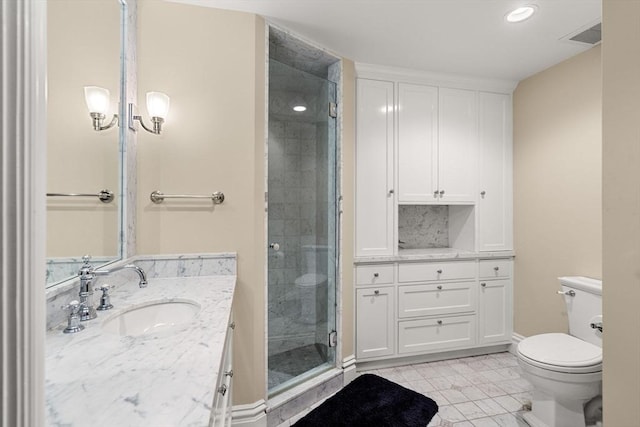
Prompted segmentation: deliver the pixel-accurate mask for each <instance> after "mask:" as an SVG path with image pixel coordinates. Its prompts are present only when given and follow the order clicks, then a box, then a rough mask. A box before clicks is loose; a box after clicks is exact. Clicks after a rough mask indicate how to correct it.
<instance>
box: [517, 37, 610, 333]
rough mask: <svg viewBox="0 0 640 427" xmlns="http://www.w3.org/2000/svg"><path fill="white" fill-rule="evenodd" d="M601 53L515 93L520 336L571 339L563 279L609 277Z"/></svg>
mask: <svg viewBox="0 0 640 427" xmlns="http://www.w3.org/2000/svg"><path fill="white" fill-rule="evenodd" d="M600 53H601V48H600V47H599V46H597V47H594V48H592V49H590V50H588V51H587V52H585V53H582V54H580V55H577V56H575V57H573V58H571V59H569V60H567V61H564V62H562V63H560V64H558V65H556V66H554V67H551V68H549V69H547V70H545V71H542V72H541V73H538V74H536V75H534V76H532V77H530V78H528V79H526V80H523V81H522V82H520V84H519V85H518V87H517V89H516V90H515V92H514V97H513V99H514V101H513V102H514V105H513V107H514V108H513V109H514V239H515V252H516V258H515V277H514V286H515V288H514V314H515V319H514V330H515V332H516V333H519V334H522V335H524V336H529V335H533V334H538V333H543V332H563V331H567V328H568V324H567V318H566V312H565V308H564V304H563V300H562V298H560V297H559V296H558V295H557V294H556V291H557V290H559V283H558V280H557V277H560V276H575V275H580V276H589V277H594V278H601V277H602V248H601V246H602V214H601V205H602V195H601V193H602V190H601V182H602V168H601V159H602V154H601V150H602V135H601V114H602V108H601V102H602V101H601V99H602V95H601V60H600Z"/></svg>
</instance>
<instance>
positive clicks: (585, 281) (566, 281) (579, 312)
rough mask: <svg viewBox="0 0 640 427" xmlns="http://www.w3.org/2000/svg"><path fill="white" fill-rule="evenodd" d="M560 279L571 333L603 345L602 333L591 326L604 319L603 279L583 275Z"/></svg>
mask: <svg viewBox="0 0 640 427" xmlns="http://www.w3.org/2000/svg"><path fill="white" fill-rule="evenodd" d="M559 280H560V284H561V285H562V291H563V292H564V301H565V304H566V306H567V316H568V318H569V334H570V335H573V336H574V337H576V338H580V339H581V340H584V341H587V342H590V343H591V344H595V345H597V346H599V347H602V333H601V332H600V331H598V330H597V329H593V328H592V327H591V323H593V322H596V321H602V281H601V280H597V279H591V278H589V277H582V276H572V277H560V278H559ZM571 291H573V292H574V293H575V295H574V296H571V295H570V294H571Z"/></svg>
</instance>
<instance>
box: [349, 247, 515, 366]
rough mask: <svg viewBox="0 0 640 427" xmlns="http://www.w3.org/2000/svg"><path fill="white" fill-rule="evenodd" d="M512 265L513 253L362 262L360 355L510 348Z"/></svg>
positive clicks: (371, 358) (358, 285)
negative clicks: (493, 256)
mask: <svg viewBox="0 0 640 427" xmlns="http://www.w3.org/2000/svg"><path fill="white" fill-rule="evenodd" d="M511 270H512V260H511V258H504V259H490V260H478V259H468V260H457V261H454V260H451V261H449V260H429V261H418V262H406V261H404V262H403V261H400V262H395V263H384V264H361V265H357V266H356V357H357V359H358V360H360V361H364V362H367V361H381V360H392V359H394V358H402V357H419V356H423V355H432V354H436V353H442V352H450V351H463V352H464V351H467V350H469V351H473V350H474V349H479V348H482V347H492V346H498V345H503V346H505V348H506V345H507V344H509V343H510V342H511V335H512V331H513V327H512V308H511V307H512V279H511ZM469 354H472V353H469ZM474 354H477V353H474Z"/></svg>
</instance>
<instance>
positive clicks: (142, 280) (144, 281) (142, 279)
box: [93, 264, 148, 288]
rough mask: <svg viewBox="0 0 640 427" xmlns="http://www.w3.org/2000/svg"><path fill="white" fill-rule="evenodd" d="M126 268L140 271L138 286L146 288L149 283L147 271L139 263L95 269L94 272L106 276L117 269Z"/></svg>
mask: <svg viewBox="0 0 640 427" xmlns="http://www.w3.org/2000/svg"><path fill="white" fill-rule="evenodd" d="M125 268H130V269H132V270H134V271H135V272H136V273H138V276H139V277H140V281H139V282H138V286H140V287H141V288H146V287H147V284H148V282H147V273H145V272H144V270H143V269H141V268H140V267H138V266H137V265H134V264H127V265H122V266H120V267H115V268H112V269H111V270H93V274H95V275H98V276H106V275H108V274H112V273H115V272H116V271H120V270H124V269H125Z"/></svg>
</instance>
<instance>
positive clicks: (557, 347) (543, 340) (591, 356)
mask: <svg viewBox="0 0 640 427" xmlns="http://www.w3.org/2000/svg"><path fill="white" fill-rule="evenodd" d="M518 353H520V354H521V355H522V356H524V357H526V358H527V359H530V360H531V361H534V362H538V363H540V364H545V365H550V367H551V369H553V368H552V367H554V366H555V367H566V368H588V367H593V368H596V367H597V366H598V365H601V364H602V348H600V347H598V346H597V345H594V344H591V343H589V342H586V341H582V340H581V339H579V338H576V337H573V336H571V335H567V334H558V333H553V334H541V335H534V336H532V337H529V338H525V339H524V340H522V341H520V344H518ZM598 369H601V368H598ZM590 371H592V370H590Z"/></svg>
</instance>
